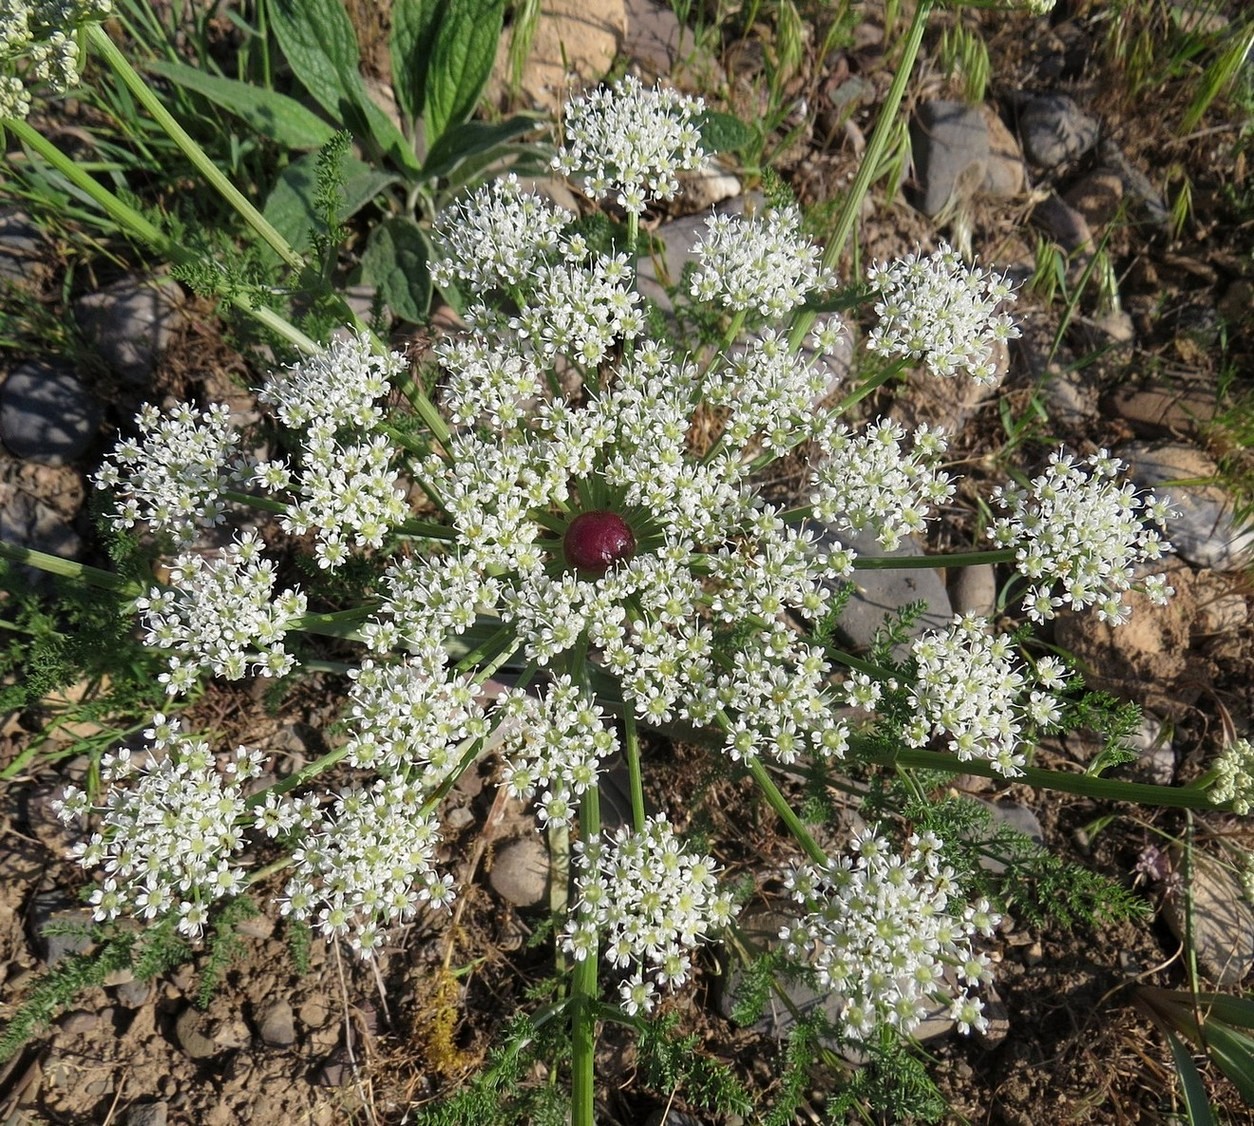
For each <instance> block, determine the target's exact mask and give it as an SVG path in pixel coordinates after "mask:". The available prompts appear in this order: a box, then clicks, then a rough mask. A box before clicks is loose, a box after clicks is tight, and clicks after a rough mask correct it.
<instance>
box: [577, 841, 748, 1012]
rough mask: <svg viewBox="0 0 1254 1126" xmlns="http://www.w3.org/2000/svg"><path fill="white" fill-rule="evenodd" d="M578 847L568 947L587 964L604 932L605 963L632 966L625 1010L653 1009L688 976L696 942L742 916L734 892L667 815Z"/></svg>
mask: <svg viewBox="0 0 1254 1126" xmlns="http://www.w3.org/2000/svg"><path fill="white" fill-rule="evenodd" d="M575 850H576V852H577V853H578V867H579V876H578V877H577V883H576V889H577V890H576V894H577V897H578V898H577V900H576V907H575V913H574V914H573V915H572V916H571V918H570V920H569V921H568V922H567V924H566V930H565V934H564V936H563V939H562V946H563V948H564V949H565V950H566V952H567V953H568V954H570V955H572V956H573V957H574V959H575V960H576V961H578V962H582V961H583V960H584V959H585V958H587V957H588V956H589V954H590V953H591V952H592V951H593V950H595V949H596V947H597V938H598V935H601V936H604V946H603V947H602V951H603V953H604V955H605V958H606V960H607V961H608V962H609V963H610V964H611V965H612V966H613V967H614V968H615V969H617V970H619V971H626V970H628V969H630V970H631V971H632V972H631V973H630V974H628V976H627V978H626V980H624V981H623V982H622V984H621V986H620V989H619V992H620V995H621V997H622V1005H623V1009H624V1011H625V1012H626V1013H627V1014H628V1015H629V1016H635V1015H636V1014H637V1013H648V1012H651V1011H652V1009H653V1005H654V1003H655V1001H656V999H657V996H658V992H659V990H660V989H676V988H678V987H679V986H681V985H683V984H684V982H686V981H687V980H688V978H689V976H690V975H691V973H692V952H693V950H695V949H696V947H697V946H698V944H699V943H700V942H701V941H702V940H704V939H706V938H709V937H711V935H712V934H713V932H715V931H717V930H719V929H721V928H722V927H724V926H726V925H727V924H728V923H729V922H731V920H732V919H734V918H735V916H736V910H737V909H736V906H735V905H734V904H733V902H732V898H731V895H730V894H729V893H727V892H720V891H719V890H718V879H717V876H718V867H717V866H716V865H715V864H714V862H713V861H712V860H710V858H709V857H707V856H701V855H697V854H695V853H693V852H690V851H689V850H688V849H686V848H685V847H684V844H683V842H682V841H681V840H680V839H679V838H678V837H677V836H676V835H675V831H674V829H673V828H672V827H671V825H670V822H669V821H667V820H666V819H665V818H664V817H651V818H649V820H648V821H647V822H646V823H645V827H644V829H643V830H642V831H641V832H639V833H633V832H632V831H631V830H630V829H628V828H626V827H624V828H621V829H618V830H617V831H616V832H614V833H613V834H612V835H611V836H610V837H609V839H608V840H605V839H603V838H602V837H601V836H600V835H599V834H598V835H594V836H592V837H589V838H588V839H587V840H586V841H580V842H579V843H578V844H576V846H575Z"/></svg>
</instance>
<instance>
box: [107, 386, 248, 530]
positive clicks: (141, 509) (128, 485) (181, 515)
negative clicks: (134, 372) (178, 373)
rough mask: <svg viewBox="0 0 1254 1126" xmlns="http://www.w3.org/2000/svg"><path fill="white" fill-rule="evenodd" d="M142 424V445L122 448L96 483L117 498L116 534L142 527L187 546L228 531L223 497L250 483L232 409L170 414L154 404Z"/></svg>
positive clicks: (138, 419)
mask: <svg viewBox="0 0 1254 1126" xmlns="http://www.w3.org/2000/svg"><path fill="white" fill-rule="evenodd" d="M135 423H136V425H137V426H138V427H139V433H140V437H139V439H138V440H136V439H133V438H128V439H126V440H124V441H121V442H119V443H118V444H117V445H116V446H115V447H114V449H113V452H112V453H111V454H110V455H109V456H108V458H107V459H106V460H105V463H104V465H102V466H101V468H100V471H99V472H98V473H97V474H96V478H95V483H96V487H97V488H98V489H114V490H116V493H117V497H116V501H117V511H116V513H115V515H114V516H113V521H112V523H113V526H114V527H115V528H117V529H119V530H121V529H125V528H133V527H134V526H135V525H136V524H137V523H140V522H141V521H142V522H143V523H146V524H148V525H149V527H151V528H153V529H154V530H156V531H160V532H165V533H167V534H169V535H170V536H171V537H173V539H174V540H175V541H176V542H178V543H180V544H183V543H188V542H190V541H191V540H192V539H193V538H194V537H195V535H196V532H197V529H199V528H202V527H210V526H212V525H214V524H220V523H222V520H223V513H224V512H225V510H226V502H225V500H224V498H223V494H224V493H225V492H226V491H227V490H229V489H233V488H235V487H236V486H238V485H240V484H241V483H242V482H243V480H244V477H245V474H244V470H243V468H242V458H241V456H240V451H239V450H238V448H237V445H236V436H235V431H234V429H233V428H232V426H231V423H230V412H229V411H228V410H227V408H226V407H224V406H221V405H218V404H215V405H214V406H211V407H210V408H209V409H208V410H206V411H204V412H202V413H200V414H197V413H196V412H195V411H193V410H192V408H191V407H190V406H188V405H187V404H186V403H180V404H179V405H178V406H177V407H175V408H174V409H173V410H172V411H170V412H169V413H168V414H162V412H161V411H159V410H158V409H157V408H156V407H154V406H152V405H151V404H148V405H145V406H144V407H143V408H142V409H141V410H140V412H139V414H137V415H136V416H135Z"/></svg>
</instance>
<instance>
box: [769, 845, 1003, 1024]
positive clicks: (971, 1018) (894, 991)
mask: <svg viewBox="0 0 1254 1126" xmlns="http://www.w3.org/2000/svg"><path fill="white" fill-rule="evenodd" d="M908 843H909V851H908V852H906V853H905V854H899V853H897V852H895V851H894V850H893V848H892V846H891V844H890V843H889V842H888V840H886V839H885V838H884V837H882V836H881V835H880V834H879V833H878V832H877V831H876V830H875V829H867V830H865V831H864V832H862V833H859V834H858V835H857V836H855V837H854V839H853V841H852V842H851V845H850V852H851V853H852V855H845V856H841V857H837V858H834V859H831V860H829V861H828V862H827V864H826V865H818V864H814V863H808V864H805V865H802V866H801V867H800V868H798V869H797V870H796V871H795V872H793V873H792V874H791V875H790V876H789V877H788V879H787V886H788V889H789V891H790V892H791V893H792V897H793V898H794V899H795V900H796V901H797V902H798V903H800V904H801V905H802V910H803V911H804V912H805V914H804V915H802V916H801V918H799V919H798V920H797V921H796V922H795V923H793V924H791V925H790V926H786V927H784V928H783V929H782V930H781V931H780V938H781V939H782V940H783V943H784V947H785V949H786V951H787V953H788V955H789V957H791V958H796V959H798V960H800V961H802V962H804V963H806V964H808V965H809V966H810V967H811V969H812V970H813V972H814V975H815V977H816V978H817V979H818V983H819V985H820V986H822V988H824V989H827V990H831V991H832V992H833V993H836V994H838V995H839V996H840V997H841V998H842V999H843V1004H842V1007H841V1011H840V1023H841V1025H842V1031H843V1033H844V1035H845V1036H846V1037H847V1038H848V1039H849V1040H852V1041H855V1042H858V1041H868V1040H870V1039H871V1038H872V1033H873V1032H874V1030H875V1029H876V1028H878V1027H880V1026H882V1025H890V1026H891V1027H893V1028H895V1029H897V1030H898V1031H899V1032H901V1033H902V1034H903V1035H905V1034H908V1033H910V1032H911V1031H912V1030H913V1029H914V1028H916V1027H917V1026H918V1024H919V1023H920V1022H921V1021H922V1020H923V1018H924V1016H925V1015H926V1013H927V1010H928V1006H929V1003H932V1004H933V1005H935V1004H943V1005H945V1006H946V1008H947V1011H948V1015H949V1017H950V1018H951V1019H952V1020H955V1021H956V1022H957V1024H958V1028H959V1030H960V1031H962V1032H969V1031H970V1030H971V1029H972V1028H976V1029H980V1030H983V1029H984V1028H986V1027H987V1024H988V1022H987V1019H986V1018H985V1017H984V1016H983V1008H984V1006H983V1003H982V1002H981V1001H980V1000H979V998H978V997H975V996H973V995H969V994H968V990H969V989H970V988H972V987H974V986H977V985H979V984H982V983H987V982H988V981H989V980H990V979H991V975H990V973H989V970H988V961H987V959H986V958H985V957H983V956H982V955H979V954H976V953H975V952H974V950H973V949H972V940H973V939H974V938H975V936H976V935H983V936H985V937H991V935H992V933H993V928H994V927H995V926H996V925H997V924H998V922H999V921H1000V919H999V917H998V916H997V915H996V914H995V913H994V912H993V911H992V910H991V908H990V907H989V904H988V903H987V902H986V901H985V900H983V899H981V900H979V901H977V902H976V903H975V904H973V905H971V906H965V907H964V906H962V905H961V903H960V901H959V898H958V897H959V894H960V889H959V887H958V886H957V882H956V879H955V873H954V871H953V869H952V868H951V867H950V866H949V865H947V864H945V863H944V856H943V853H942V849H941V841H940V838H938V837H937V836H935V835H934V834H932V833H917V834H914V835H913V836H911V837H910V839H909V842H908Z"/></svg>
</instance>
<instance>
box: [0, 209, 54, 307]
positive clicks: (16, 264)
mask: <svg viewBox="0 0 1254 1126" xmlns="http://www.w3.org/2000/svg"><path fill="white" fill-rule="evenodd" d="M46 253H47V247H46V244H45V243H44V237H43V233H42V232H41V231H40V230H39V228H38V227H36V226H35V224H34V223H32V222H31V221H30V216H28V215H27V214H26V213H25V212H22V211H13V210H11V209H9V208H5V209H4V210H3V211H0V288H3V287H4V286H5V285H6V284H7V285H12V286H17V287H20V288H23V289H36V288H38V286H39V285H40V284H41V283H42V282H43V281H44V279H45V277H46V276H47V275H48V274H50V273H51V270H50V269H49V267H48V263H47V260H46V257H45V256H46Z"/></svg>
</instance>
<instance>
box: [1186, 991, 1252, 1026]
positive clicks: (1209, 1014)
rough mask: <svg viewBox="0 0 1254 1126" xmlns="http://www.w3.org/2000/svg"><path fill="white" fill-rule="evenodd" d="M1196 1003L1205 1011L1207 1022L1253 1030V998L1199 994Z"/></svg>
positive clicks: (1223, 994)
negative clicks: (1217, 1022)
mask: <svg viewBox="0 0 1254 1126" xmlns="http://www.w3.org/2000/svg"><path fill="white" fill-rule="evenodd" d="M1197 1003H1198V1005H1199V1006H1201V1008H1203V1009H1204V1010H1206V1018H1207V1020H1212V1021H1215V1020H1221V1021H1223V1022H1224V1024H1231V1025H1235V1026H1236V1027H1237V1028H1250V1029H1254V998H1251V997H1233V996H1230V995H1229V994H1227V993H1199V994H1198V996H1197Z"/></svg>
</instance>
